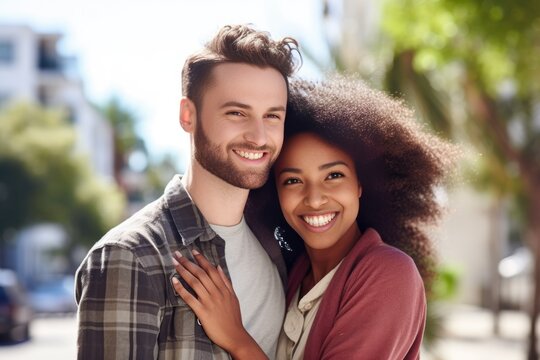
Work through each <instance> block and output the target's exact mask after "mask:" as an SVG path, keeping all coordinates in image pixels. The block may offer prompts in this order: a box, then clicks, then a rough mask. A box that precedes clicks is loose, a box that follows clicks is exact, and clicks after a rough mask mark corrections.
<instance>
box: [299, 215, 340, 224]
mask: <svg viewBox="0 0 540 360" xmlns="http://www.w3.org/2000/svg"><path fill="white" fill-rule="evenodd" d="M335 217H336V213H332V214H326V215H318V216H302V218H303V219H304V221H305V222H307V223H308V224H309V225H311V226H316V227H319V226H324V225H326V224H328V223H329V222H330V221H332V219H333V218H335Z"/></svg>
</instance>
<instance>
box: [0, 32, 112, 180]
mask: <svg viewBox="0 0 540 360" xmlns="http://www.w3.org/2000/svg"><path fill="white" fill-rule="evenodd" d="M61 38H62V35H61V34H57V33H40V32H36V31H34V30H32V29H31V28H29V27H27V26H17V25H2V24H0V106H2V105H4V104H6V103H7V102H11V101H28V102H34V103H39V104H41V105H43V106H46V107H60V108H62V109H64V110H65V111H66V112H67V114H68V117H69V120H70V121H71V122H72V123H73V126H74V127H75V129H76V132H77V148H78V149H77V150H78V151H80V152H81V153H84V154H86V155H88V158H89V160H90V162H91V165H92V167H93V168H94V170H95V171H96V172H97V173H98V174H100V175H102V176H104V177H106V178H108V179H110V180H111V181H112V179H113V152H114V144H113V132H112V128H111V127H110V125H109V124H108V122H107V121H106V120H105V119H104V118H103V116H102V115H101V114H100V113H99V111H98V110H97V109H95V108H94V107H93V106H92V105H91V104H90V103H89V101H88V100H87V99H86V97H85V95H84V92H83V85H82V82H81V79H80V77H79V75H78V74H76V73H75V71H74V70H75V69H74V65H75V58H72V57H71V58H70V57H65V56H61V55H60V54H59V52H58V42H59V41H60V40H61Z"/></svg>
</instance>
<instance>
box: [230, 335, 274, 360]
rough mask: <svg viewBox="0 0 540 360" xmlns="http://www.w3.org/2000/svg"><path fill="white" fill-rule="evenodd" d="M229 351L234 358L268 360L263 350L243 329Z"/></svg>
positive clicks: (236, 359)
mask: <svg viewBox="0 0 540 360" xmlns="http://www.w3.org/2000/svg"><path fill="white" fill-rule="evenodd" d="M226 350H227V349H226ZM229 353H230V354H231V356H232V358H233V359H234V360H244V359H246V360H268V357H267V356H266V354H265V353H264V351H262V349H261V348H260V347H259V345H258V344H257V342H256V341H255V340H254V339H253V338H252V337H251V336H250V335H249V334H248V332H247V331H245V330H244V332H243V334H242V336H241V338H240V339H238V341H235V343H234V348H231V349H230V350H229Z"/></svg>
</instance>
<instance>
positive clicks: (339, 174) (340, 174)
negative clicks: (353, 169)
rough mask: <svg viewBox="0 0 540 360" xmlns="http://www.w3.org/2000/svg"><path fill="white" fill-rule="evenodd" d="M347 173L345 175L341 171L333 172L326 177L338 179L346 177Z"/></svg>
mask: <svg viewBox="0 0 540 360" xmlns="http://www.w3.org/2000/svg"><path fill="white" fill-rule="evenodd" d="M344 176H345V175H343V174H342V173H340V172H331V173H330V174H328V176H327V177H326V178H327V179H328V180H332V179H338V178H342V177H344Z"/></svg>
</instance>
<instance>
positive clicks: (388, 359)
mask: <svg viewBox="0 0 540 360" xmlns="http://www.w3.org/2000/svg"><path fill="white" fill-rule="evenodd" d="M363 261H365V263H366V264H365V266H366V267H365V268H364V269H363V270H362V271H361V272H359V273H354V272H353V273H352V274H351V276H350V279H348V282H347V286H346V288H345V290H344V293H343V299H342V302H341V306H340V309H339V311H338V313H337V316H336V321H335V323H334V326H333V327H332V329H331V331H330V333H329V335H328V337H327V338H326V339H325V340H324V344H323V346H322V357H321V359H332V360H336V359H365V360H395V359H418V358H419V353H420V345H421V342H422V336H423V332H424V325H425V319H426V300H425V291H424V286H423V281H422V279H421V277H420V275H419V273H418V270H417V268H416V266H415V264H414V262H413V261H412V259H411V258H410V257H408V256H407V255H405V254H404V253H401V252H399V251H396V250H395V249H391V250H387V249H384V250H382V251H381V252H380V253H379V254H377V255H376V256H371V257H368V258H366V259H363Z"/></svg>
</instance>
